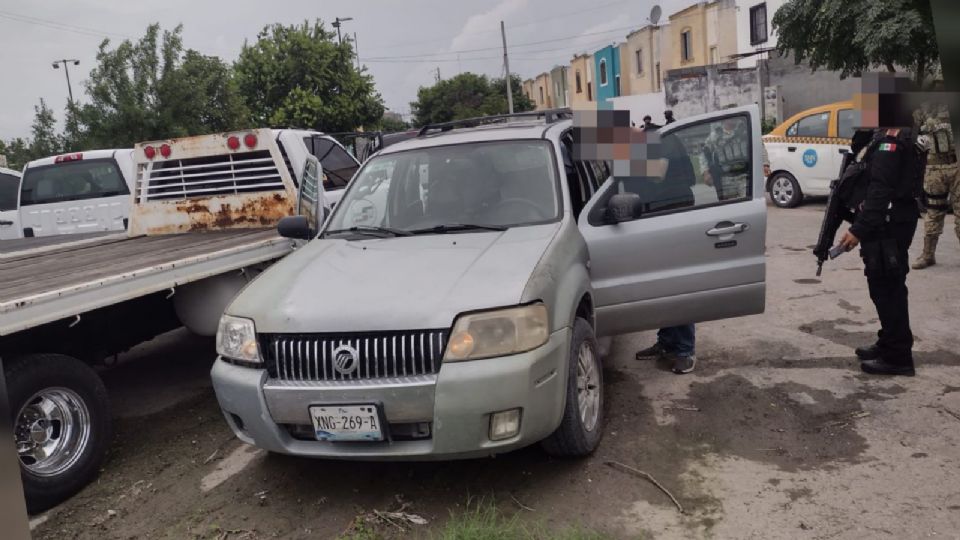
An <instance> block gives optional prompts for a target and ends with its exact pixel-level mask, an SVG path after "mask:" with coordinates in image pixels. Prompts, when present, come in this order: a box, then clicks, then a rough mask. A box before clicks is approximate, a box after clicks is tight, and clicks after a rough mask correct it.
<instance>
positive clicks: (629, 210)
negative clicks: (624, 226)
mask: <svg viewBox="0 0 960 540" xmlns="http://www.w3.org/2000/svg"><path fill="white" fill-rule="evenodd" d="M642 206H643V205H642V204H641V203H640V196H639V195H637V194H636V193H617V194H616V195H614V196H613V197H610V202H609V203H607V212H606V214H607V215H606V217H607V223H623V222H625V221H633V220H635V219H637V218H638V217H640V213H641V208H642Z"/></svg>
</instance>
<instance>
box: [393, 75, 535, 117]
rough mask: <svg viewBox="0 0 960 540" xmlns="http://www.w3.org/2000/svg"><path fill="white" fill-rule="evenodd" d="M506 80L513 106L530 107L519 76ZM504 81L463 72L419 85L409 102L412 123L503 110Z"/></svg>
mask: <svg viewBox="0 0 960 540" xmlns="http://www.w3.org/2000/svg"><path fill="white" fill-rule="evenodd" d="M510 84H511V85H512V88H511V90H512V91H513V92H512V93H513V110H514V111H515V112H522V111H529V110H532V109H533V103H532V102H531V101H530V99H529V98H527V97H526V96H525V95H523V92H522V91H521V82H520V78H519V77H517V76H513V77H512V79H511V83H510ZM506 85H507V83H506V80H505V79H493V80H491V79H489V78H488V77H487V76H486V75H478V74H476V73H469V72H467V73H461V74H459V75H457V76H456V77H452V78H450V79H445V80H442V81H440V82H438V83H436V84H434V85H433V86H429V87H423V86H422V87H420V89H419V90H418V91H417V101H415V102H413V103H411V104H410V107H411V109H412V111H413V116H414V124H415V125H417V126H423V125H424V124H433V123H438V122H449V121H451V120H461V119H463V118H473V117H477V116H489V115H493V114H506V113H507V111H508V105H507V95H506V94H507V88H506Z"/></svg>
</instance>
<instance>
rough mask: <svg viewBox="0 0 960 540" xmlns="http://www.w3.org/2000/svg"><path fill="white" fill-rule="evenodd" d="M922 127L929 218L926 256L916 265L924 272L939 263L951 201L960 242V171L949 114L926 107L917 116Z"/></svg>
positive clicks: (926, 233) (925, 197) (924, 183)
mask: <svg viewBox="0 0 960 540" xmlns="http://www.w3.org/2000/svg"><path fill="white" fill-rule="evenodd" d="M915 120H916V122H917V125H919V126H920V142H921V144H923V145H924V146H925V147H926V148H927V152H928V153H927V168H926V171H925V173H924V178H923V191H924V199H925V203H926V208H927V215H926V218H924V222H923V228H924V236H923V253H921V254H920V257H919V258H918V259H917V260H916V262H914V263H913V268H914V269H916V270H922V269H924V268H927V267H929V266H932V265H934V264H936V263H937V260H936V257H935V252H936V249H937V240H939V238H940V234H941V233H942V232H943V221H944V218H945V217H946V214H947V210H948V209H949V206H948V204H949V202H948V201H950V200H951V199H952V204H953V215H954V219H955V222H954V229H955V231H956V234H957V238H958V239H960V171H958V169H957V154H956V148H955V146H954V142H953V131H952V130H951V128H950V120H949V116H948V114H947V110H946V108H945V107H943V106H939V107H930V106H924V107H923V108H921V109H920V110H919V111H917V114H916V115H915Z"/></svg>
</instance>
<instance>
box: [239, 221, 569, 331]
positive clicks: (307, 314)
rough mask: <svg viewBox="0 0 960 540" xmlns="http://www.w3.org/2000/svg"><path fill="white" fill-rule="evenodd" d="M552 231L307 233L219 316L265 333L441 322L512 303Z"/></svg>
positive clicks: (539, 227) (531, 228)
mask: <svg viewBox="0 0 960 540" xmlns="http://www.w3.org/2000/svg"><path fill="white" fill-rule="evenodd" d="M559 228H560V224H559V223H551V224H547V225H536V226H528V227H516V228H513V229H508V230H506V231H503V232H499V231H489V232H488V231H478V232H475V233H473V232H471V233H454V234H429V235H423V236H411V237H397V238H383V239H378V238H371V239H369V240H367V239H365V240H354V241H346V240H337V239H333V240H326V239H325V240H313V241H311V242H310V243H308V244H307V245H306V246H304V247H303V248H301V249H299V250H298V251H297V252H295V253H293V254H291V255H288V256H287V257H286V258H284V259H283V260H281V261H280V262H278V263H277V264H275V265H274V266H272V267H271V268H270V269H269V270H267V271H266V272H264V273H263V274H262V275H261V276H260V277H258V278H257V279H256V280H254V281H253V282H252V283H251V284H250V285H249V286H248V287H247V288H246V289H244V291H243V292H242V293H241V294H240V295H239V296H237V298H236V299H235V300H234V301H233V303H232V304H231V305H230V307H229V308H228V309H227V313H230V314H231V315H236V316H240V317H249V318H252V319H253V320H254V322H255V323H256V327H257V332H268V333H289V332H304V333H314V332H317V333H320V332H324V333H326V332H337V333H339V332H362V331H377V330H405V329H411V330H412V329H428V328H429V329H433V328H449V327H450V326H452V324H453V320H454V318H455V317H456V316H457V315H458V314H459V313H462V312H465V311H473V310H478V309H488V308H495V307H501V306H509V305H516V304H518V303H519V302H520V300H521V295H522V294H523V290H524V287H525V286H526V284H527V282H528V281H529V279H530V276H531V273H532V272H533V271H534V269H535V267H536V266H537V263H538V262H539V261H540V258H541V257H542V255H543V253H544V252H545V251H546V248H547V246H548V245H549V244H550V242H551V241H552V240H553V237H554V236H555V235H556V233H557V231H558V230H559Z"/></svg>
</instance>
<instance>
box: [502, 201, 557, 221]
mask: <svg viewBox="0 0 960 540" xmlns="http://www.w3.org/2000/svg"><path fill="white" fill-rule="evenodd" d="M511 204H512V205H514V206H524V207H526V208H527V209H528V210H533V211H534V213H536V215H537V217H538V218H540V219H546V218H547V215H546V214H544V212H543V209H541V208H540V207H539V206H537V205H536V204H534V203H533V202H531V201H530V200H528V199H521V198H519V197H513V198H510V199H503V200H502V201H500V202H499V203H497V210H498V211H500V209H501V208H503V207H505V206H509V205H511Z"/></svg>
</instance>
